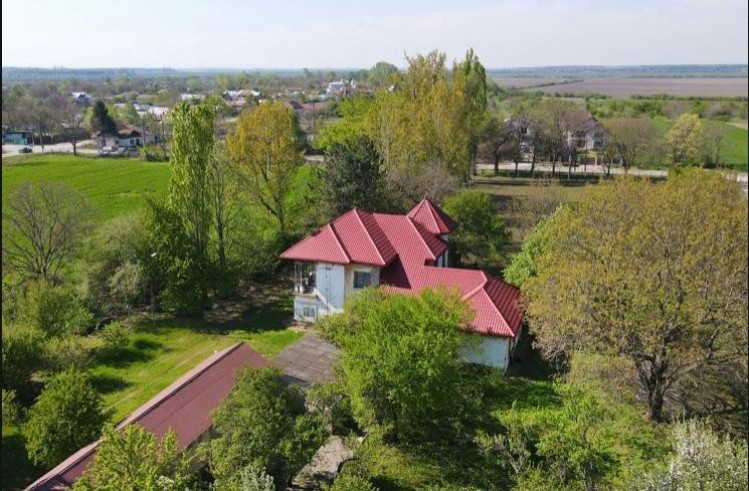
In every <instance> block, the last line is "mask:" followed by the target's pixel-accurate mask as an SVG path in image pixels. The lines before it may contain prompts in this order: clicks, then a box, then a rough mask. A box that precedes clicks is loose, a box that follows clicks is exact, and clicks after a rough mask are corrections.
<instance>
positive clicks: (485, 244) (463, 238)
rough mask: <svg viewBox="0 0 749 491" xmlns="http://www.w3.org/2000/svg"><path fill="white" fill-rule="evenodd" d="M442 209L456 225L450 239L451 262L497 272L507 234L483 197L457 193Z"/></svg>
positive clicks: (494, 211) (501, 261)
mask: <svg viewBox="0 0 749 491" xmlns="http://www.w3.org/2000/svg"><path fill="white" fill-rule="evenodd" d="M443 208H444V210H445V212H446V213H447V214H448V215H450V216H451V217H452V218H453V219H455V221H456V222H458V228H457V230H455V231H454V232H453V233H452V234H451V235H450V247H451V250H450V253H451V254H452V258H454V259H453V260H454V262H457V263H459V264H462V265H466V266H474V267H488V268H497V267H498V266H499V265H501V264H502V263H503V262H504V256H503V251H502V249H503V248H504V246H505V245H506V244H507V240H508V236H507V230H506V229H505V223H504V220H502V217H501V216H500V214H499V211H498V210H497V209H496V208H495V207H494V205H493V203H492V201H491V199H490V198H489V196H488V195H487V194H486V193H482V192H479V191H469V190H462V191H459V192H458V193H456V194H455V195H453V196H450V197H449V198H447V199H445V202H444V203H443Z"/></svg>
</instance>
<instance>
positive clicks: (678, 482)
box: [633, 420, 749, 491]
mask: <svg viewBox="0 0 749 491" xmlns="http://www.w3.org/2000/svg"><path fill="white" fill-rule="evenodd" d="M672 440H673V447H674V454H673V455H672V456H671V459H670V461H669V464H668V469H667V470H666V471H664V472H656V473H653V474H650V475H649V476H646V477H645V478H643V479H640V480H639V481H638V482H637V483H636V484H635V485H634V486H633V489H640V490H643V491H702V490H707V489H710V490H721V491H740V490H741V491H743V490H746V489H747V488H748V487H749V480H748V478H747V475H748V473H749V465H748V464H747V461H748V460H749V455H747V444H746V441H742V440H735V441H734V440H731V439H730V438H729V437H727V436H726V437H723V438H721V437H720V436H719V435H717V434H716V433H714V432H713V431H712V430H711V429H710V427H709V426H708V425H707V424H706V423H705V422H701V421H695V420H693V421H688V422H683V423H678V424H676V425H675V426H674V428H673V432H672Z"/></svg>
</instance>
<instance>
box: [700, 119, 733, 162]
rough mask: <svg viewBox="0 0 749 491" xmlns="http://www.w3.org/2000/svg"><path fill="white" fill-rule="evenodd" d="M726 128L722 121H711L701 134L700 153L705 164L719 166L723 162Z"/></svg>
mask: <svg viewBox="0 0 749 491" xmlns="http://www.w3.org/2000/svg"><path fill="white" fill-rule="evenodd" d="M727 136H728V129H727V128H726V125H724V124H723V123H718V122H715V121H711V122H710V124H707V125H705V129H704V131H703V134H702V137H703V138H702V155H703V161H704V163H705V165H711V166H714V167H717V168H720V167H721V165H723V164H724V163H725V150H726V138H727Z"/></svg>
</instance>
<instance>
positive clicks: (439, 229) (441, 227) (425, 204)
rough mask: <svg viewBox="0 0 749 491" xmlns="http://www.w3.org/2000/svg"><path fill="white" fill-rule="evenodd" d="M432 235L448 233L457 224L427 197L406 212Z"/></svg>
mask: <svg viewBox="0 0 749 491" xmlns="http://www.w3.org/2000/svg"><path fill="white" fill-rule="evenodd" d="M407 216H408V217H410V218H413V219H414V221H415V222H418V223H420V224H421V225H422V226H423V227H424V228H425V229H426V230H428V231H429V232H430V233H432V234H434V235H444V234H449V233H450V232H452V231H453V230H455V227H457V226H458V224H457V223H455V221H454V220H453V219H452V218H450V217H449V216H447V213H445V212H444V211H442V210H441V209H440V207H439V206H437V205H435V204H434V203H433V202H432V201H431V200H430V199H429V198H424V199H423V200H421V201H420V202H419V203H418V204H417V205H416V206H414V207H413V208H411V211H409V212H408V214H407Z"/></svg>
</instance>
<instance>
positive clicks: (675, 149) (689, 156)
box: [666, 113, 702, 165]
mask: <svg viewBox="0 0 749 491" xmlns="http://www.w3.org/2000/svg"><path fill="white" fill-rule="evenodd" d="M701 146H702V125H701V124H700V118H699V116H697V115H696V114H689V113H685V114H682V115H681V116H679V119H677V120H676V122H675V123H674V125H673V126H672V127H671V129H669V130H668V132H667V133H666V147H668V152H669V154H670V155H671V163H672V164H674V165H677V164H682V165H684V164H692V163H695V162H696V161H697V159H698V158H699V157H700V150H701Z"/></svg>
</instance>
